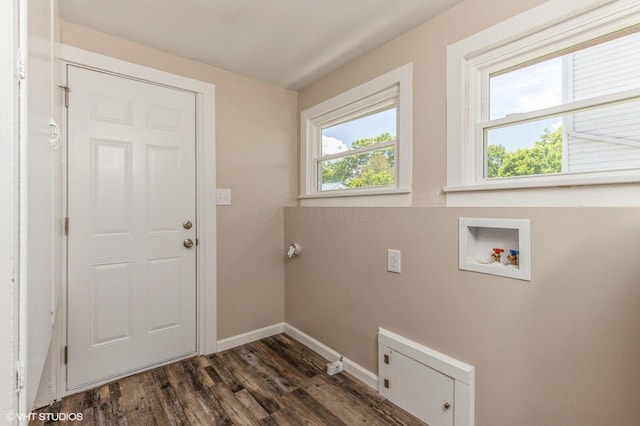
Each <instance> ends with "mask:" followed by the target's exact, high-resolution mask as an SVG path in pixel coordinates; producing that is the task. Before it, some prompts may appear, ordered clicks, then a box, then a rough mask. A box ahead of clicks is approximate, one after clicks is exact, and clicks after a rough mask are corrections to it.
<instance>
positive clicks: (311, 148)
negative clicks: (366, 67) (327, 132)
mask: <svg viewBox="0 0 640 426" xmlns="http://www.w3.org/2000/svg"><path fill="white" fill-rule="evenodd" d="M412 80H413V64H412V63H409V64H407V65H403V66H401V67H399V68H396V69H394V70H392V71H389V72H388V73H386V74H384V75H381V76H379V77H377V78H375V79H373V80H370V81H368V82H366V83H363V84H361V85H359V86H357V87H354V88H353V89H350V90H348V91H346V92H344V93H341V94H340V95H338V96H335V97H333V98H331V99H328V100H326V101H324V102H321V103H319V104H317V105H315V106H313V107H311V108H308V109H306V110H304V111H302V113H301V114H300V195H299V197H298V198H299V199H300V200H301V204H302V205H305V206H313V205H326V206H328V205H340V206H345V205H371V206H390V205H410V203H411V198H410V194H411V173H412V171H411V165H412V146H413V144H412V134H413V129H412V120H413V99H412ZM391 106H395V107H396V108H397V114H398V124H397V134H396V139H395V140H394V141H393V142H389V143H383V144H378V145H376V146H375V147H373V146H372V147H367V148H366V149H363V150H362V151H373V150H377V149H382V148H385V147H394V149H395V182H394V184H393V185H389V186H383V187H368V188H354V189H344V190H342V189H340V190H331V191H319V190H318V172H317V163H318V161H319V159H320V157H321V148H322V146H321V145H322V128H326V127H328V126H331V125H335V124H338V123H341V122H344V121H348V120H349V119H350V118H351V117H359V116H361V115H363V114H367V113H368V112H375V111H379V110H381V109H385V108H386V107H391ZM360 151H361V150H352V151H345V152H344V153H341V154H340V155H337V156H325V157H322V159H323V160H330V159H333V158H334V157H341V156H344V155H352V154H358V153H360Z"/></svg>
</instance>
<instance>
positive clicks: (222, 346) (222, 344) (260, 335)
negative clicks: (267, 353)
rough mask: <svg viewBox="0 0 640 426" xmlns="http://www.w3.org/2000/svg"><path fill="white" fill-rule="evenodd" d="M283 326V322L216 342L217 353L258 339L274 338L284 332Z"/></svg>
mask: <svg viewBox="0 0 640 426" xmlns="http://www.w3.org/2000/svg"><path fill="white" fill-rule="evenodd" d="M284 328H285V324H284V323H283V322H281V323H278V324H273V325H270V326H268V327H264V328H260V329H258V330H253V331H248V332H246V333H242V334H238V335H237V336H232V337H228V338H226V339H222V340H218V352H222V351H226V350H227V349H231V348H235V347H237V346H242V345H244V344H247V343H251V342H255V341H257V340H260V339H265V338H267V337H271V336H275V335H276V334H280V333H283V332H284Z"/></svg>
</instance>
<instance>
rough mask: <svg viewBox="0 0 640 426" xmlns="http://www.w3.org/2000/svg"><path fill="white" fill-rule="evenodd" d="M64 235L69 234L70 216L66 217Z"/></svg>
mask: <svg viewBox="0 0 640 426" xmlns="http://www.w3.org/2000/svg"><path fill="white" fill-rule="evenodd" d="M64 235H69V216H67V217H65V218H64Z"/></svg>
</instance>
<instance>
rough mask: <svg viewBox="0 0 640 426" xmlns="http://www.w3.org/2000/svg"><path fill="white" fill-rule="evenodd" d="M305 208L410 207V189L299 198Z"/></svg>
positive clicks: (322, 193) (364, 191)
mask: <svg viewBox="0 0 640 426" xmlns="http://www.w3.org/2000/svg"><path fill="white" fill-rule="evenodd" d="M298 199H299V200H300V205H301V206H303V207H315V206H318V207H320V206H322V207H408V206H410V205H411V190H410V189H409V188H399V189H391V188H379V189H349V190H345V191H326V192H320V193H314V194H309V195H300V196H298Z"/></svg>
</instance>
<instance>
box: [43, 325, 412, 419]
mask: <svg viewBox="0 0 640 426" xmlns="http://www.w3.org/2000/svg"><path fill="white" fill-rule="evenodd" d="M326 364H327V360H325V359H324V358H322V357H320V356H319V355H318V354H316V353H315V352H313V351H311V350H309V349H308V348H307V347H305V346H304V345H301V344H300V343H298V342H296V341H295V340H293V339H291V338H290V337H288V336H286V335H284V334H280V335H277V336H273V337H269V338H267V339H263V340H261V341H258V342H254V343H250V344H247V345H244V346H240V347H237V348H234V349H230V350H228V351H224V352H220V353H217V354H214V355H211V356H207V357H195V358H191V359H187V360H184V361H180V362H177V363H175V364H171V365H167V366H164V367H159V368H156V369H154V370H150V371H147V372H144V373H140V374H137V375H135V376H131V377H127V378H125V379H121V380H118V381H115V382H112V383H109V384H106V385H103V386H101V387H99V388H97V389H93V390H89V391H86V392H82V393H79V394H75V395H71V396H68V397H66V398H64V399H63V400H62V401H59V402H56V403H55V404H53V405H51V406H49V407H45V408H43V409H40V410H38V412H37V413H82V417H83V421H82V422H72V421H68V422H65V421H60V422H51V421H49V422H43V421H41V420H36V421H32V422H30V424H31V425H40V424H76V425H77V424H86V425H93V424H95V425H131V426H138V425H353V424H371V425H423V424H424V423H422V422H421V421H419V420H418V419H416V418H415V417H413V416H411V415H409V414H407V413H406V412H404V411H403V410H401V409H400V408H398V407H396V406H394V405H393V404H391V403H390V402H388V401H386V400H384V399H383V398H382V397H380V395H378V393H377V392H375V391H374V390H372V389H370V388H369V387H367V386H366V385H364V384H362V383H361V382H359V381H358V380H356V379H354V378H352V377H351V376H350V375H349V374H346V373H344V372H342V373H339V374H337V375H335V376H328V375H327V374H326V371H325V368H326ZM51 418H55V416H53V414H52V415H51Z"/></svg>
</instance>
